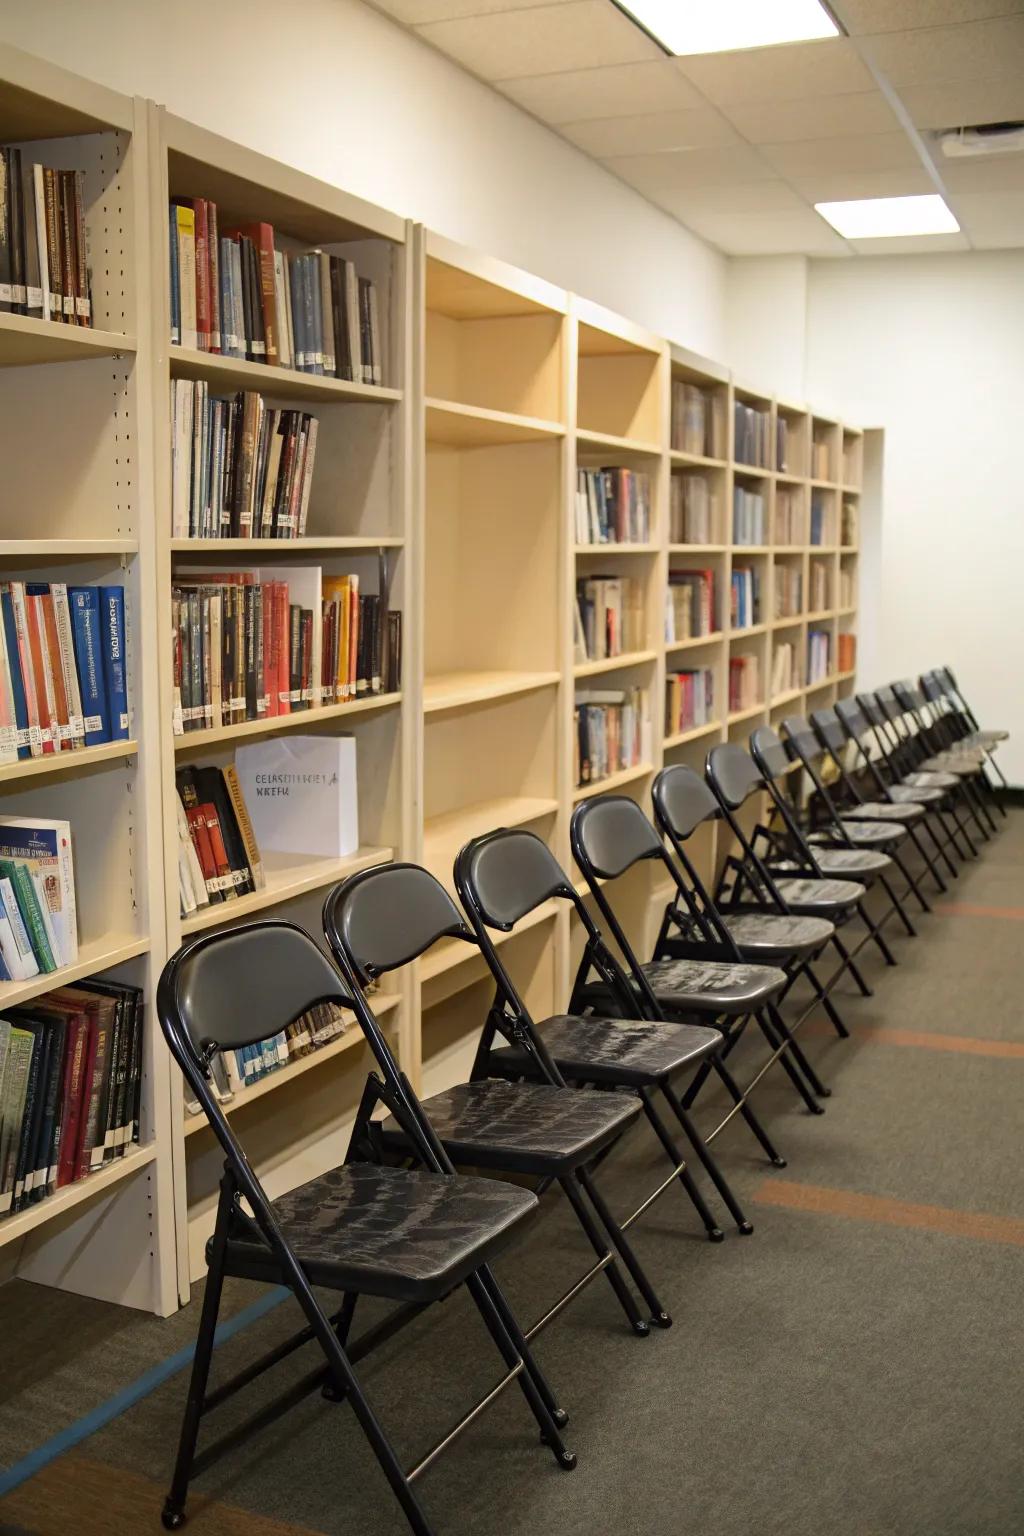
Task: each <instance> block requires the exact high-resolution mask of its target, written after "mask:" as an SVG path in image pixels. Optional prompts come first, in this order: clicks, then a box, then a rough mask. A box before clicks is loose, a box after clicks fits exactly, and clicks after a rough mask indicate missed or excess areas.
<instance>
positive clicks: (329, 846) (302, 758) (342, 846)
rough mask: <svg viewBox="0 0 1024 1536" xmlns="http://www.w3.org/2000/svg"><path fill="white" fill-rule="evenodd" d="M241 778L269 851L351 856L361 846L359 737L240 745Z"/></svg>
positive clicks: (258, 832) (259, 839) (258, 834)
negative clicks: (357, 766)
mask: <svg viewBox="0 0 1024 1536" xmlns="http://www.w3.org/2000/svg"><path fill="white" fill-rule="evenodd" d="M235 764H236V766H237V768H238V778H239V782H240V783H241V786H242V793H243V795H244V796H245V803H246V805H247V806H248V807H249V816H250V818H251V820H252V825H253V831H254V832H255V833H256V841H257V843H258V844H259V846H260V848H261V849H263V850H264V851H265V852H267V853H308V854H319V855H322V857H324V858H328V859H329V858H339V859H340V858H345V857H346V856H347V855H348V854H350V853H355V852H356V850H357V848H358V847H359V802H358V796H357V790H356V740H355V737H354V736H287V737H285V736H279V737H276V738H273V739H271V740H268V741H260V742H254V743H253V745H252V746H248V747H239V748H238V750H237V751H236V753H235Z"/></svg>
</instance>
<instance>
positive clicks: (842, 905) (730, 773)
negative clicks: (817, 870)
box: [705, 742, 866, 1039]
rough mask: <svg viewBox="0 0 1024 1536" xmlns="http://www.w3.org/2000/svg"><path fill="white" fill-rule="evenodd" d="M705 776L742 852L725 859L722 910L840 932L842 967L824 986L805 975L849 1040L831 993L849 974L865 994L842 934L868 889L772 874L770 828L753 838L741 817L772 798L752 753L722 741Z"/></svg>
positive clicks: (759, 826)
mask: <svg viewBox="0 0 1024 1536" xmlns="http://www.w3.org/2000/svg"><path fill="white" fill-rule="evenodd" d="M705 773H706V777H707V782H708V785H709V787H710V789H711V791H712V793H713V794H714V796H715V799H716V800H717V801H718V804H719V806H720V807H721V811H722V817H723V820H724V821H725V822H726V824H727V826H728V827H729V830H730V832H731V833H732V835H733V837H734V838H735V840H736V844H737V846H738V848H739V852H738V853H733V852H730V853H729V854H728V855H727V856H726V859H725V861H724V863H723V867H722V871H721V874H720V875H719V879H718V884H717V886H716V888H715V893H714V896H715V901H716V903H717V905H718V908H719V910H720V911H721V912H722V914H723V916H724V917H725V919H726V921H727V922H729V921H731V920H732V916H733V914H734V913H743V912H765V911H767V912H777V913H783V914H785V915H788V916H799V917H823V918H825V919H826V920H827V921H828V922H830V923H831V924H832V926H833V929H834V930H835V931H834V932H833V934H832V937H831V940H830V943H831V944H832V946H833V947H834V948H835V950H836V952H837V954H838V955H839V956H840V958H841V960H842V964H841V966H840V967H839V969H838V970H837V971H836V972H835V973H834V974H833V975H832V976H831V977H830V978H829V979H828V980H827V981H825V982H821V981H819V980H818V978H817V976H816V975H815V973H814V972H813V971H812V970H811V969H810V967H806V968H805V972H804V974H805V975H806V977H807V979H808V981H809V982H810V984H811V986H812V988H813V990H814V993H815V996H816V997H817V999H818V1002H819V1003H820V1004H821V1006H822V1008H823V1009H824V1010H825V1012H826V1013H827V1015H828V1017H829V1019H830V1020H831V1021H832V1025H833V1028H834V1029H835V1031H836V1033H837V1034H838V1035H841V1036H843V1038H844V1039H845V1038H846V1037H847V1036H848V1035H849V1033H850V1031H849V1030H848V1029H847V1027H846V1024H845V1023H844V1021H843V1019H842V1017H841V1016H840V1013H839V1010H838V1008H837V1007H836V1005H835V1003H834V1001H833V1000H832V996H831V994H832V992H833V990H834V989H835V987H836V985H837V983H838V982H839V980H840V979H841V978H842V976H843V974H844V973H845V972H846V971H849V972H850V974H851V975H852V976H853V977H854V980H855V981H856V982H857V984H858V986H859V987H860V988H861V990H862V991H863V989H864V987H865V986H866V983H865V982H864V979H863V977H862V976H861V975H860V973H859V971H858V970H857V967H856V965H855V964H854V961H853V957H852V956H851V954H850V953H849V951H848V950H847V948H846V945H845V944H844V943H843V941H842V939H841V938H840V937H839V933H838V929H839V928H840V927H842V926H843V924H845V923H848V922H849V921H850V920H851V919H852V918H853V917H854V916H855V915H856V914H857V911H858V907H859V904H860V902H861V901H862V900H863V898H864V886H863V885H861V884H859V883H858V882H857V881H855V880H839V879H834V878H832V877H831V876H825V877H821V876H818V875H810V874H806V873H804V874H796V875H794V874H786V873H784V872H782V871H780V872H779V873H777V874H776V873H773V872H772V871H771V869H770V868H769V866H768V862H767V861H768V859H769V858H770V857H771V856H772V853H773V847H774V845H773V841H772V837H771V834H770V832H769V829H768V827H767V826H766V825H765V824H764V823H763V822H760V821H759V822H757V823H756V825H755V826H754V828H753V830H752V831H751V832H750V833H748V832H746V831H745V830H744V827H743V824H742V821H741V820H740V816H739V812H740V811H741V810H742V809H743V807H744V806H745V805H746V803H747V801H748V800H750V799H751V797H752V796H754V795H757V794H762V793H768V789H769V786H768V784H767V783H766V781H765V776H764V774H763V773H762V771H761V769H760V768H759V767H758V765H757V764H756V763H755V761H754V759H753V758H752V757H751V755H750V753H749V752H748V751H747V750H746V749H745V748H744V747H741V746H740V745H739V743H738V742H723V743H722V744H721V745H720V746H717V747H712V749H711V751H710V752H709V753H708V759H707V764H706V769H705Z"/></svg>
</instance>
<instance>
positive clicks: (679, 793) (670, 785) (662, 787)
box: [651, 763, 721, 842]
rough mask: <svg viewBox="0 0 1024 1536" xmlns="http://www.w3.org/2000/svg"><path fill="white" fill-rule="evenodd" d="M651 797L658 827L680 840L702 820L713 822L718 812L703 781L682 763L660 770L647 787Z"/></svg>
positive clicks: (717, 807)
mask: <svg viewBox="0 0 1024 1536" xmlns="http://www.w3.org/2000/svg"><path fill="white" fill-rule="evenodd" d="M651 800H652V801H653V803H654V819H655V821H656V822H657V824H658V826H659V827H661V828H662V830H663V831H665V832H672V833H673V835H674V836H675V837H676V838H678V839H679V841H680V842H685V841H686V839H687V838H688V837H692V835H693V833H694V832H695V831H696V830H697V828H698V827H699V826H701V825H702V824H703V823H704V822H705V821H715V820H717V818H718V817H719V816H720V815H721V809H720V807H719V804H718V801H717V800H716V799H715V797H714V795H713V794H712V793H711V791H710V789H709V788H708V786H707V784H705V782H704V780H703V779H702V778H701V776H700V774H699V773H697V772H696V770H695V769H693V768H688V767H687V766H686V764H685V763H672V764H671V765H670V766H669V767H668V768H663V769H662V770H661V772H660V773H659V774H658V776H657V778H656V779H655V780H654V784H653V785H652V787H651Z"/></svg>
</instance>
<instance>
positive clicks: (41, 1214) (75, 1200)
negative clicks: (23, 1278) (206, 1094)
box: [0, 1144, 157, 1248]
mask: <svg viewBox="0 0 1024 1536" xmlns="http://www.w3.org/2000/svg"><path fill="white" fill-rule="evenodd" d="M156 1155H157V1148H156V1147H155V1146H154V1145H152V1144H151V1145H149V1146H145V1147H135V1148H133V1150H132V1151H130V1152H126V1153H125V1155H124V1157H119V1158H117V1159H115V1161H114V1162H112V1163H110V1164H108V1165H107V1167H106V1168H98V1169H97V1170H96V1172H95V1173H90V1174H87V1175H86V1177H85V1178H84V1179H77V1180H76V1181H75V1183H74V1184H66V1185H65V1186H64V1187H63V1188H62V1189H58V1190H57V1191H56V1193H55V1194H52V1195H50V1196H49V1198H48V1199H46V1200H40V1202H39V1203H38V1205H30V1206H29V1207H28V1209H27V1210H24V1211H16V1212H15V1213H14V1215H13V1216H5V1217H2V1218H0V1248H3V1247H5V1246H6V1245H7V1244H8V1243H16V1242H18V1241H20V1239H21V1238H23V1237H26V1236H27V1235H28V1233H29V1232H34V1231H35V1230H36V1228H37V1227H42V1226H45V1225H46V1224H47V1223H48V1222H51V1221H55V1220H57V1219H58V1218H59V1217H61V1216H64V1215H66V1214H67V1212H68V1211H73V1210H74V1209H75V1207H76V1206H80V1205H82V1204H84V1202H85V1201H87V1200H94V1199H95V1198H96V1196H97V1195H101V1194H103V1193H104V1192H105V1191H106V1190H110V1189H113V1188H114V1187H115V1186H116V1185H118V1184H120V1183H122V1182H123V1180H125V1179H129V1178H131V1177H132V1175H133V1174H136V1173H139V1172H140V1171H141V1169H143V1168H148V1167H149V1166H150V1164H152V1163H153V1162H154V1161H155V1159H156Z"/></svg>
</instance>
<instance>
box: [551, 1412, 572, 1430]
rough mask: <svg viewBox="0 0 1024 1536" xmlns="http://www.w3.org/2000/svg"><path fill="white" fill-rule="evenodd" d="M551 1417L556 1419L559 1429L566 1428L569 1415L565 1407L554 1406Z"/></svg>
mask: <svg viewBox="0 0 1024 1536" xmlns="http://www.w3.org/2000/svg"><path fill="white" fill-rule="evenodd" d="M551 1417H552V1418H553V1419H554V1421H555V1423H556V1424H557V1425H558V1427H559V1429H564V1428H565V1426H566V1425H567V1424H568V1422H569V1415H568V1414H567V1413H566V1411H565V1409H564V1408H552V1410H551Z"/></svg>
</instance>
